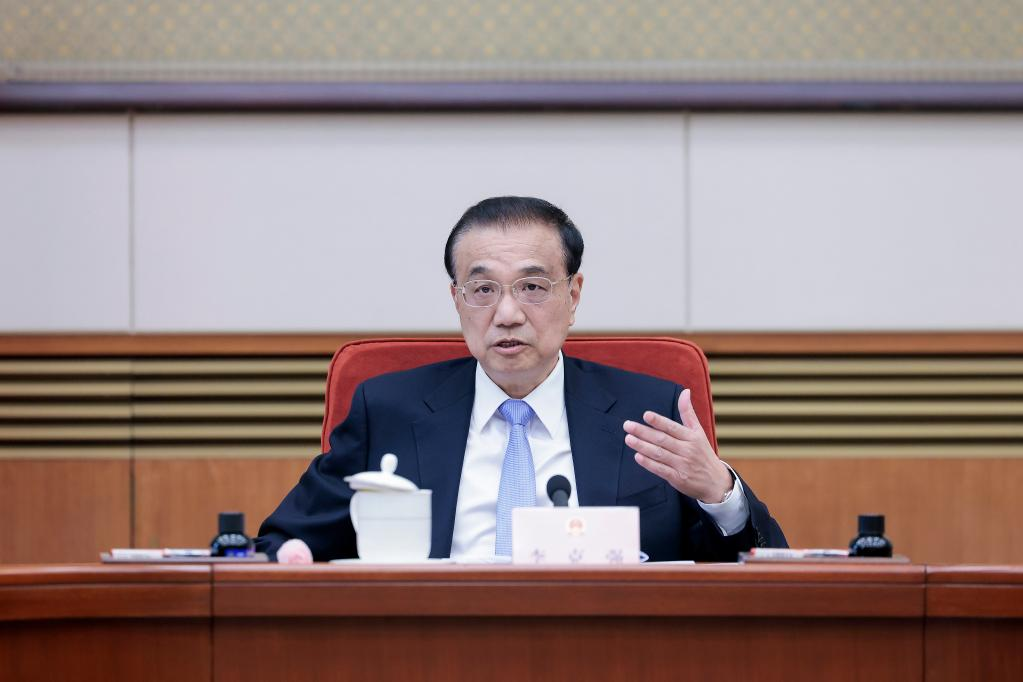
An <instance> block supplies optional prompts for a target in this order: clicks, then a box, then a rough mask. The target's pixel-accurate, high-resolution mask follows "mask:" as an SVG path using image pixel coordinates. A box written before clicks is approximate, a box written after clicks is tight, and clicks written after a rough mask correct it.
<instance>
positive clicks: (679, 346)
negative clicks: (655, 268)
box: [320, 336, 717, 452]
mask: <svg viewBox="0 0 1023 682" xmlns="http://www.w3.org/2000/svg"><path fill="white" fill-rule="evenodd" d="M563 350H564V352H565V355H568V356H570V357H575V358H580V359H582V360H590V361H592V362H599V363H601V364H605V365H611V366H612V367H618V368H619V369H625V370H629V371H631V372H640V373H642V374H650V375H652V376H655V377H660V378H662V379H667V380H668V381H673V382H675V383H676V384H681V385H682V386H685V387H686V388H689V389H691V390H692V396H693V405H694V406H695V408H696V416H697V417H698V418H699V420H700V423H701V424H702V425H703V428H704V430H705V431H706V432H707V438H709V439H710V444H711V445H712V446H714V449H715V451H716V450H717V437H716V435H715V431H714V405H713V402H712V400H711V395H710V371H709V370H708V368H707V357H706V356H705V355H704V354H703V351H702V350H700V348H699V346H697V345H696V344H694V343H691V342H689V341H683V340H682V339H672V338H661V337H628V336H618V337H614V336H608V337H598V336H591V337H582V338H574V339H568V340H567V341H565V345H564V348H563ZM467 355H469V348H468V347H467V346H466V345H465V341H463V340H462V339H461V338H460V337H447V338H421V339H365V340H361V341H352V342H351V343H346V344H345V345H343V346H341V348H339V349H338V350H337V352H336V353H334V358H333V359H332V360H331V361H330V369H329V370H328V371H327V393H326V407H325V409H324V412H323V433H322V434H321V436H320V447H321V448H322V449H323V451H324V452H326V450H327V447H328V443H327V438H328V437H329V436H330V432H331V431H333V430H334V427H335V426H337V425H338V424H340V423H341V422H342V421H343V420H344V418H345V417H347V416H348V408H349V407H351V404H352V394H353V393H354V392H355V387H356V386H358V385H359V384H360V383H362V382H363V381H365V380H366V379H370V378H372V377H375V376H377V375H379V374H385V373H387V372H397V371H400V370H403V369H412V368H413V367H419V366H420V365H426V364H429V363H431V362H441V361H443V360H451V359H453V358H460V357H465V356H467Z"/></svg>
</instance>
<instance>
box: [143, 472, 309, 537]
mask: <svg viewBox="0 0 1023 682" xmlns="http://www.w3.org/2000/svg"><path fill="white" fill-rule="evenodd" d="M315 454H317V453H315V452H310V453H309V458H308V459H304V458H235V459H226V458H209V459H196V458H188V457H187V454H186V455H185V456H184V457H183V458H181V459H164V458H158V459H155V458H154V459H146V458H139V459H136V461H135V537H134V543H135V546H136V547H205V546H206V545H208V544H209V542H210V540H211V539H212V538H213V537H214V536H215V535H216V533H217V513H218V512H221V511H242V512H244V513H245V527H246V531H247V532H248V534H249V535H251V536H255V535H256V532H257V530H258V529H259V524H260V523H262V521H263V519H264V518H266V517H267V516H268V515H269V514H270V512H272V511H273V510H274V509H275V508H276V507H277V505H278V504H279V503H280V501H281V500H282V499H283V498H284V495H285V494H287V492H288V491H289V490H291V488H292V487H293V486H294V485H295V483H297V482H298V479H299V477H300V476H301V475H302V472H303V471H305V469H306V467H308V465H309V459H312V457H313V456H315Z"/></svg>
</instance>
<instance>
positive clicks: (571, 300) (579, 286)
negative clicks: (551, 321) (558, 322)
mask: <svg viewBox="0 0 1023 682" xmlns="http://www.w3.org/2000/svg"><path fill="white" fill-rule="evenodd" d="M582 291H583V276H582V273H579V272H577V273H575V275H574V276H573V277H572V286H571V287H569V290H568V304H569V306H571V309H572V317H571V319H570V320H569V321H568V326H570V327H571V326H572V325H573V324H575V309H576V308H578V307H579V301H580V300H582Z"/></svg>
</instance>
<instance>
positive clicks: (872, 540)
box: [849, 514, 892, 557]
mask: <svg viewBox="0 0 1023 682" xmlns="http://www.w3.org/2000/svg"><path fill="white" fill-rule="evenodd" d="M891 555H892V543H891V541H890V540H889V539H888V538H886V537H885V536H884V515H883V514H860V516H859V534H858V535H857V536H856V537H854V538H853V539H852V542H850V543H849V556H873V557H891Z"/></svg>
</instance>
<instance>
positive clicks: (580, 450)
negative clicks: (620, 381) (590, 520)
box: [565, 357, 625, 507]
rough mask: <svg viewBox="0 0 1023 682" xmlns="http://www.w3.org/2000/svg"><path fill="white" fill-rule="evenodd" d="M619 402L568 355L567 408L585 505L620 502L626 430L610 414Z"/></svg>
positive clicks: (566, 359)
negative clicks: (621, 469) (619, 479)
mask: <svg viewBox="0 0 1023 682" xmlns="http://www.w3.org/2000/svg"><path fill="white" fill-rule="evenodd" d="M615 401H616V399H615V397H614V396H613V395H612V394H611V393H609V392H608V391H607V390H606V389H605V388H604V387H603V386H602V385H601V384H600V383H599V382H597V381H596V380H595V379H594V378H593V376H592V375H591V374H589V373H588V372H585V371H583V370H582V369H580V368H579V365H578V364H577V362H576V361H575V360H574V359H572V358H567V357H566V358H565V410H566V412H567V415H568V433H569V440H570V441H571V444H572V465H573V467H574V468H575V483H576V488H577V489H578V490H577V493H578V499H579V504H580V505H581V506H588V507H592V506H598V507H602V506H613V505H614V504H615V503H616V502H617V501H618V476H619V470H620V468H621V462H622V451H623V449H624V448H625V432H624V431H623V430H622V420H620V419H618V418H617V417H615V416H614V415H611V414H608V410H610V409H611V407H612V406H613V405H614V404H615Z"/></svg>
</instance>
